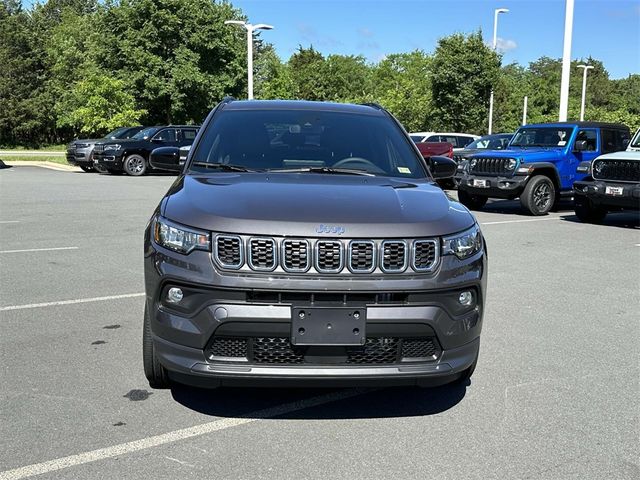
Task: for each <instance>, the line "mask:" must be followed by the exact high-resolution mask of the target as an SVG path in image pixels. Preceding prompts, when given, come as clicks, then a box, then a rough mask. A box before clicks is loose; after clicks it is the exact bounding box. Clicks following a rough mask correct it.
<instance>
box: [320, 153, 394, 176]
mask: <svg viewBox="0 0 640 480" xmlns="http://www.w3.org/2000/svg"><path fill="white" fill-rule="evenodd" d="M349 164H354V166H358V165H360V166H361V167H368V168H364V169H362V170H365V171H367V172H371V173H386V172H385V171H384V170H383V169H381V168H380V167H378V166H377V165H376V164H375V163H373V162H371V161H369V160H367V159H366V158H362V157H347V158H343V159H342V160H338V161H337V162H336V163H334V164H333V165H332V166H331V167H332V168H340V167H346V168H349V167H348V165H349Z"/></svg>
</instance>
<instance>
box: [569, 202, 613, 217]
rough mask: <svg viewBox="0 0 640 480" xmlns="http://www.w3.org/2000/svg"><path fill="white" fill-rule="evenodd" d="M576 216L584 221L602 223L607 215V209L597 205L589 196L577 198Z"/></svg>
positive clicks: (574, 207)
mask: <svg viewBox="0 0 640 480" xmlns="http://www.w3.org/2000/svg"><path fill="white" fill-rule="evenodd" d="M573 210H574V211H575V212H576V217H578V219H579V220H580V221H581V222H583V223H601V222H602V221H603V220H604V217H606V216H607V211H606V210H605V209H604V208H601V207H595V206H594V205H593V204H592V203H591V201H589V199H588V198H585V199H580V200H578V199H576V202H575V204H574V206H573Z"/></svg>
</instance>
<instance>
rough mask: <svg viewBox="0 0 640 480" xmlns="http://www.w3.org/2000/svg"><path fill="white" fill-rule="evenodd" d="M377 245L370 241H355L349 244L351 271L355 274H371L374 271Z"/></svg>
mask: <svg viewBox="0 0 640 480" xmlns="http://www.w3.org/2000/svg"><path fill="white" fill-rule="evenodd" d="M374 250H375V245H374V243H373V242H371V241H368V240H354V241H353V242H351V243H350V244H349V270H351V271H352V272H354V273H370V272H372V271H373V270H374V268H375V266H376V264H375V258H376V257H375V252H374Z"/></svg>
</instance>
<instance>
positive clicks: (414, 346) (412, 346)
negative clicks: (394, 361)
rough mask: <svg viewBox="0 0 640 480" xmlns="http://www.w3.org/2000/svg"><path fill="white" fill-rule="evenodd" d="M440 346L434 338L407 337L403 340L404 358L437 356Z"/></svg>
mask: <svg viewBox="0 0 640 480" xmlns="http://www.w3.org/2000/svg"><path fill="white" fill-rule="evenodd" d="M437 355H438V347H437V346H436V345H435V343H434V342H433V339H432V338H407V339H404V340H403V341H402V357H403V358H427V357H429V358H435V357H436V356H437Z"/></svg>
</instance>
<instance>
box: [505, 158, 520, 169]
mask: <svg viewBox="0 0 640 480" xmlns="http://www.w3.org/2000/svg"><path fill="white" fill-rule="evenodd" d="M517 164H518V162H516V159H515V158H510V159H509V163H507V170H513V169H514V168H516V165H517Z"/></svg>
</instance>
